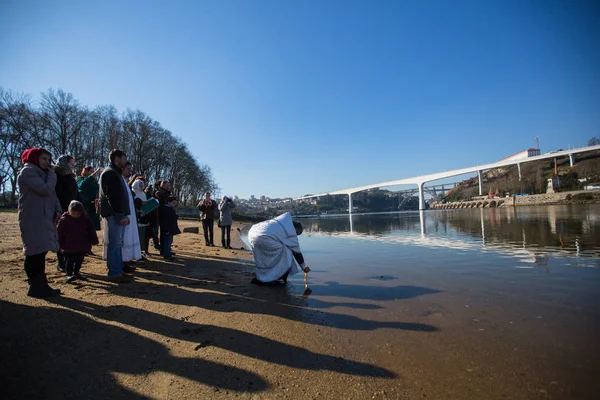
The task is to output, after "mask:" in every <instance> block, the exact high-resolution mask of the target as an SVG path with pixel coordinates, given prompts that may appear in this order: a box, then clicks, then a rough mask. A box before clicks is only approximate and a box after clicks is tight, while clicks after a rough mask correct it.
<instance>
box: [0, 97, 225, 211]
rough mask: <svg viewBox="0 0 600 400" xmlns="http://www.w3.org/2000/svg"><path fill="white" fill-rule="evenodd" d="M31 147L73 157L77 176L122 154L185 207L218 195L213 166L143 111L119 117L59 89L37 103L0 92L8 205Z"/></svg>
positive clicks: (0, 166)
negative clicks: (113, 152)
mask: <svg viewBox="0 0 600 400" xmlns="http://www.w3.org/2000/svg"><path fill="white" fill-rule="evenodd" d="M31 147H45V148H46V149H48V150H49V151H50V152H51V153H52V154H53V155H54V157H58V156H59V155H62V154H68V155H71V156H73V157H74V158H75V162H76V170H77V171H79V170H81V169H82V168H83V167H84V166H86V165H90V166H93V167H99V166H102V167H104V166H108V164H109V163H110V162H109V160H108V153H109V151H110V150H111V149H114V148H118V149H121V150H123V151H124V152H125V153H126V154H127V156H128V159H129V161H130V162H131V164H132V165H133V168H134V170H135V173H137V174H142V175H144V176H145V177H146V180H147V182H149V183H152V182H156V181H158V180H169V181H170V182H171V187H172V189H173V192H174V194H175V195H176V196H177V197H179V199H180V203H182V204H184V205H192V204H194V203H195V201H196V200H197V199H199V198H200V197H202V194H203V193H204V192H206V191H211V192H214V191H217V190H218V187H217V185H216V183H215V181H214V178H213V176H212V172H211V170H210V167H209V166H208V165H202V164H199V163H198V162H197V161H196V159H195V157H194V156H193V155H192V153H191V152H190V151H189V149H188V147H187V144H186V143H184V142H183V141H182V140H181V139H180V138H178V137H176V136H174V135H173V133H172V132H170V131H169V130H168V129H165V128H163V127H162V126H161V124H160V122H158V121H155V120H153V119H152V118H151V117H150V116H148V115H147V114H145V113H144V112H143V111H140V110H131V109H128V110H127V111H125V112H123V113H119V111H118V110H117V109H116V108H115V107H114V106H113V105H102V106H98V107H96V108H93V109H89V108H87V107H86V106H83V105H81V104H80V103H79V101H78V100H76V99H75V97H74V96H73V94H71V93H67V92H65V91H63V90H61V89H58V90H54V89H49V90H48V91H46V92H44V93H42V94H41V96H40V99H39V101H38V102H34V101H33V100H32V97H31V96H30V95H27V94H15V93H13V92H11V91H9V90H5V89H4V88H2V87H0V193H2V194H3V195H4V196H5V199H6V200H10V201H11V202H14V201H15V197H16V193H17V191H18V188H17V174H18V172H19V170H20V169H21V167H22V164H21V153H22V152H23V150H25V149H27V148H31ZM194 205H195V204H194Z"/></svg>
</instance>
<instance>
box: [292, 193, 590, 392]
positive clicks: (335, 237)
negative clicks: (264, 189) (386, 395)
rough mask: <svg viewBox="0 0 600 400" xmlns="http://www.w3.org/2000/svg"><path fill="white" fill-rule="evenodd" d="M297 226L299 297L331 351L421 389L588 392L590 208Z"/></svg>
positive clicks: (334, 220) (411, 215) (358, 218)
mask: <svg viewBox="0 0 600 400" xmlns="http://www.w3.org/2000/svg"><path fill="white" fill-rule="evenodd" d="M301 222H302V224H303V226H304V233H303V234H302V236H300V247H301V248H302V251H303V254H304V256H305V259H306V262H307V264H308V265H309V266H310V267H311V269H312V270H313V272H311V273H310V274H309V282H308V283H309V286H310V288H311V289H312V294H310V296H308V297H306V298H305V299H303V300H302V303H300V304H301V306H302V307H303V308H302V309H303V310H308V311H307V312H306V313H307V317H306V321H307V322H308V323H316V324H317V325H327V326H330V327H332V328H333V329H335V330H336V332H337V333H336V335H339V337H340V340H339V342H340V344H336V345H335V346H336V348H339V347H340V346H341V348H342V349H344V351H346V352H347V354H355V355H357V356H360V357H365V358H364V359H363V360H364V361H369V362H372V363H373V364H376V365H379V366H385V367H388V368H390V369H392V370H394V371H398V372H399V375H400V376H403V377H405V378H406V379H405V380H404V382H405V383H406V385H408V387H411V383H410V382H412V383H413V385H414V387H413V389H414V391H416V392H418V391H420V390H427V391H428V392H427V393H425V392H423V395H426V394H427V395H428V397H429V398H431V397H434V398H503V399H504V398H556V399H570V398H573V399H578V398H596V395H597V393H598V392H599V391H600V384H599V380H598V379H597V376H598V374H599V373H600V367H599V362H598V360H599V359H600V340H599V339H598V338H600V205H580V206H551V207H527V208H521V207H519V208H516V209H513V208H500V209H474V210H440V211H425V212H422V213H419V212H403V213H393V214H370V215H353V216H352V217H349V216H347V215H345V216H332V217H329V216H328V217H322V218H306V219H301ZM291 283H292V284H291V285H289V287H288V289H287V290H288V292H289V293H290V295H292V296H294V295H295V296H299V295H300V294H301V293H302V292H303V290H304V284H303V281H302V276H299V275H296V276H295V277H293V278H292V279H291ZM315 310H316V311H315ZM311 312H312V313H311ZM346 340H347V342H348V344H347V345H344V344H342V343H341V342H342V341H346ZM344 346H346V347H344ZM357 349H358V350H357ZM423 388H427V389H423ZM499 388H501V389H499ZM482 393H486V394H485V395H482Z"/></svg>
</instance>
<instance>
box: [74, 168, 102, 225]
mask: <svg viewBox="0 0 600 400" xmlns="http://www.w3.org/2000/svg"><path fill="white" fill-rule="evenodd" d="M76 181H77V186H78V187H79V194H81V197H82V198H83V200H82V201H81V202H82V203H83V205H84V206H85V211H86V212H87V213H88V217H90V219H91V220H92V223H93V224H94V228H96V230H97V231H99V230H100V218H99V217H98V213H97V212H96V199H97V198H98V190H99V189H100V185H98V182H97V181H96V178H95V177H93V176H87V177H82V176H80V177H79V178H78V179H77V180H76Z"/></svg>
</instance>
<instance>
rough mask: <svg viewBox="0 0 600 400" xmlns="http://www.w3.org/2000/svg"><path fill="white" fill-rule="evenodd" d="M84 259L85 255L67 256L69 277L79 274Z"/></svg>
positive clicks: (66, 268) (66, 270) (66, 265)
mask: <svg viewBox="0 0 600 400" xmlns="http://www.w3.org/2000/svg"><path fill="white" fill-rule="evenodd" d="M84 258H85V253H75V254H65V272H66V273H67V276H71V275H73V274H78V273H79V270H80V269H81V264H83V259H84Z"/></svg>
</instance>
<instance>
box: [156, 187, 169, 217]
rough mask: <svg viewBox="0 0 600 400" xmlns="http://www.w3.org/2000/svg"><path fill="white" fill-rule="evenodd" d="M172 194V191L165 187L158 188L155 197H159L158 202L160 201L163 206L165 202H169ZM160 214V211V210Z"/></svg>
mask: <svg viewBox="0 0 600 400" xmlns="http://www.w3.org/2000/svg"><path fill="white" fill-rule="evenodd" d="M170 196H171V191H170V190H165V189H163V188H158V190H157V191H156V193H154V197H156V198H157V199H158V202H159V203H160V205H161V206H164V205H165V204H167V203H168V202H169V197H170ZM159 209H160V207H159ZM159 214H160V211H159Z"/></svg>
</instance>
